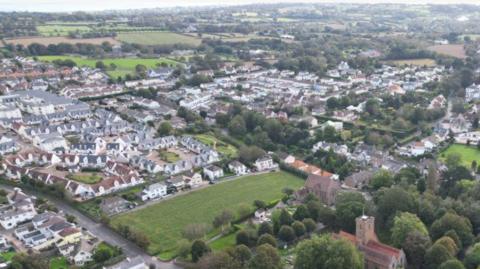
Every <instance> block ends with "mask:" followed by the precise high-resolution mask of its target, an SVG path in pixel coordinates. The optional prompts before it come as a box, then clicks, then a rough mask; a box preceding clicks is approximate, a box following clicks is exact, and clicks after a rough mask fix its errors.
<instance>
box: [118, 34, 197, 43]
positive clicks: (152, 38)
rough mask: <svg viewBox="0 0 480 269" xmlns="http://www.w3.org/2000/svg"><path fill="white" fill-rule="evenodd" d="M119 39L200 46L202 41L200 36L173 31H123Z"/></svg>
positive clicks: (131, 41) (130, 41) (123, 40)
mask: <svg viewBox="0 0 480 269" xmlns="http://www.w3.org/2000/svg"><path fill="white" fill-rule="evenodd" d="M117 39H118V40H120V41H122V42H126V43H137V44H142V45H174V44H186V45H192V46H198V45H200V43H201V42H202V40H201V39H200V38H197V37H193V36H187V35H181V34H177V33H173V32H160V31H159V32H124V33H123V32H122V33H119V34H118V36H117Z"/></svg>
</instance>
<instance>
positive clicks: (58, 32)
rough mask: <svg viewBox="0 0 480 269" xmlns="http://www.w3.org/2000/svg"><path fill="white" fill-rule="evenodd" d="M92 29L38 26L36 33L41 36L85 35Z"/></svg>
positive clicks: (80, 26)
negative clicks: (74, 33) (77, 33)
mask: <svg viewBox="0 0 480 269" xmlns="http://www.w3.org/2000/svg"><path fill="white" fill-rule="evenodd" d="M91 30H92V28H90V27H88V26H85V25H55V24H53V25H39V26H37V31H38V33H39V34H40V35H42V36H67V35H68V34H69V33H70V32H79V33H85V32H89V31H91Z"/></svg>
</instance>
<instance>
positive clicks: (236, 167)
mask: <svg viewBox="0 0 480 269" xmlns="http://www.w3.org/2000/svg"><path fill="white" fill-rule="evenodd" d="M228 169H230V171H232V172H234V173H235V175H237V176H238V175H245V174H247V173H248V172H249V171H248V168H247V167H246V166H245V165H244V164H243V163H241V162H239V161H236V160H235V161H233V162H231V163H229V164H228Z"/></svg>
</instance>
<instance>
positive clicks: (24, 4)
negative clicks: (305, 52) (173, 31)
mask: <svg viewBox="0 0 480 269" xmlns="http://www.w3.org/2000/svg"><path fill="white" fill-rule="evenodd" d="M278 2H280V1H279V0H227V1H225V0H0V11H46V12H58V11H76V10H85V11H94V10H105V9H139V8H153V7H175V6H206V5H242V4H251V3H278ZM281 2H290V3H302V2H338V3H340V2H352V3H378V2H382V3H402V2H403V3H435V4H449V3H469V4H480V0H285V1H281Z"/></svg>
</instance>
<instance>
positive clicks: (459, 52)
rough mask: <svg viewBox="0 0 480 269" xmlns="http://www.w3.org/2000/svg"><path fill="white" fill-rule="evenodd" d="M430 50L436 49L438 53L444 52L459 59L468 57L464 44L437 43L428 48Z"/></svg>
mask: <svg viewBox="0 0 480 269" xmlns="http://www.w3.org/2000/svg"><path fill="white" fill-rule="evenodd" d="M427 49H428V50H431V51H434V52H436V53H438V54H443V55H447V56H451V57H455V58H459V59H465V58H467V54H466V53H465V48H464V47H463V45H462V44H449V45H435V46H430V47H428V48H427Z"/></svg>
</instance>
